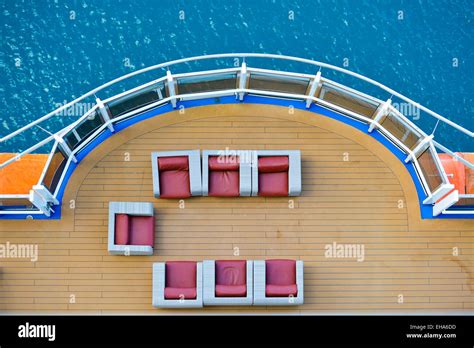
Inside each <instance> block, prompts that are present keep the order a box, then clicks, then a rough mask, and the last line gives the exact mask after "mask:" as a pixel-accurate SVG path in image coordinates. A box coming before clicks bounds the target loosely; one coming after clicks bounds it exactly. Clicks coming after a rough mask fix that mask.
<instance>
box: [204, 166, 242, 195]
mask: <svg viewBox="0 0 474 348" xmlns="http://www.w3.org/2000/svg"><path fill="white" fill-rule="evenodd" d="M239 175H240V174H239V171H211V172H210V173H209V196H216V197H237V196H239V195H240V177H239Z"/></svg>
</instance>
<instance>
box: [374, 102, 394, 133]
mask: <svg viewBox="0 0 474 348" xmlns="http://www.w3.org/2000/svg"><path fill="white" fill-rule="evenodd" d="M391 105H392V99H388V100H387V101H386V102H385V103H383V104H382V105H380V106H379V108H378V110H377V113H376V114H375V117H374V119H373V120H372V122H371V123H370V126H369V133H371V132H372V131H373V130H374V128H375V127H376V126H377V123H378V122H379V121H380V119H381V118H382V117H385V116H387V115H388V113H389V112H390V106H391Z"/></svg>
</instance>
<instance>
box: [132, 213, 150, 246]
mask: <svg viewBox="0 0 474 348" xmlns="http://www.w3.org/2000/svg"><path fill="white" fill-rule="evenodd" d="M129 235H130V244H131V245H149V246H153V244H154V241H155V219H154V217H153V216H130V234H129Z"/></svg>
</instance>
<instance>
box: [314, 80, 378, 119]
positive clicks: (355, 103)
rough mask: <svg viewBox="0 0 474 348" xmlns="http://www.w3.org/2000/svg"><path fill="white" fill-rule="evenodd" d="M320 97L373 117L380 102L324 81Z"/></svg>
mask: <svg viewBox="0 0 474 348" xmlns="http://www.w3.org/2000/svg"><path fill="white" fill-rule="evenodd" d="M319 98H320V99H323V100H325V101H327V102H329V103H332V104H334V105H337V106H339V107H341V108H344V109H347V110H349V111H352V112H355V113H357V114H359V115H362V116H366V117H368V118H373V117H374V115H375V111H376V110H377V108H378V106H379V104H378V103H376V102H375V101H372V100H369V99H367V98H364V97H363V96H359V95H356V94H354V93H352V92H350V91H345V90H343V89H341V88H339V87H336V86H331V85H329V84H327V83H323V86H322V88H321V92H320V94H319Z"/></svg>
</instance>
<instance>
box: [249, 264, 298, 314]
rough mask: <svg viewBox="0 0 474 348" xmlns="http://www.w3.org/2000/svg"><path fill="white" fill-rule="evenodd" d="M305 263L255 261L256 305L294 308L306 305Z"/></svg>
mask: <svg viewBox="0 0 474 348" xmlns="http://www.w3.org/2000/svg"><path fill="white" fill-rule="evenodd" d="M303 283H304V275H303V261H295V260H266V261H262V260H258V261H254V304H255V305H262V306H264V305H272V306H292V305H301V304H303V303H304V284H303Z"/></svg>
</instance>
